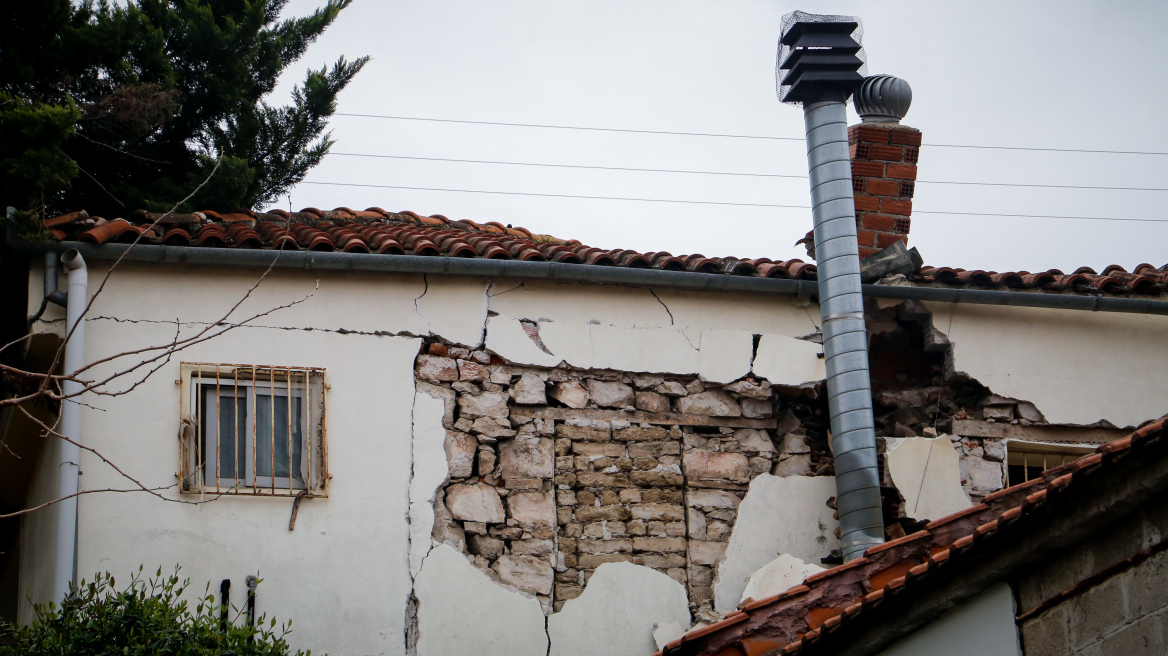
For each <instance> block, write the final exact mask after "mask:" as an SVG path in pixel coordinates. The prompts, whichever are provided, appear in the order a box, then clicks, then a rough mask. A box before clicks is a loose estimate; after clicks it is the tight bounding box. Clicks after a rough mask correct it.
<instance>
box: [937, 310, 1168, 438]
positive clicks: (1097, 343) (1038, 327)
mask: <svg viewBox="0 0 1168 656" xmlns="http://www.w3.org/2000/svg"><path fill="white" fill-rule="evenodd" d="M928 306H929V309H930V310H932V312H933V325H934V326H935V327H936V328H937V329H938V330H940V331H942V332H945V331H946V330H948V332H949V339H950V341H951V342H952V343H953V345H954V357H955V361H956V369H957V370H958V371H963V372H965V373H967V374H969V375H970V376H973V377H974V378H976V379H977V380H978V381H980V382H981V383H982V384H983V385H985V386H987V387H989V388H990V389H991V390H993V392H994V393H996V394H1000V395H1002V396H1008V397H1012V398H1016V399H1021V400H1025V401H1030V402H1031V403H1033V404H1034V405H1035V406H1037V407H1038V409H1039V410H1040V411H1042V413H1043V415H1045V416H1046V419H1047V421H1050V422H1053V423H1068V424H1092V423H1095V422H1097V421H1099V420H1101V419H1106V420H1108V421H1110V422H1111V423H1113V424H1115V425H1117V426H1135V425H1137V424H1139V423H1140V422H1142V421H1145V420H1147V419H1154V418H1156V417H1159V416H1161V415H1163V414H1164V413H1165V412H1168V398H1166V397H1165V395H1164V391H1163V385H1162V384H1161V383H1160V382H1159V381H1160V379H1161V378H1162V372H1163V371H1164V370H1165V369H1166V368H1168V317H1164V316H1151V315H1137V314H1122V313H1118V312H1078V311H1068V310H1046V309H1036V308H1013V307H1010V308H1006V307H991V306H976V305H945V304H937V303H930V304H928ZM950 316H952V328H951V329H950V328H949V322H950Z"/></svg>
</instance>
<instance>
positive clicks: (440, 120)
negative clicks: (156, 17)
mask: <svg viewBox="0 0 1168 656" xmlns="http://www.w3.org/2000/svg"><path fill="white" fill-rule="evenodd" d="M334 116H350V117H354V118H383V119H392V120H395V121H427V122H431V123H462V124H466V125H496V126H503V127H512V128H542V129H548V130H586V131H591V132H625V133H633V134H665V135H673V136H683V137H719V138H723V139H765V140H770V141H803V137H777V136H771V135H760V134H722V133H716V132H674V131H668V130H632V129H627V128H598V127H587V126H580V125H549V124H543V123H504V122H501V121H465V120H458V119H452V118H425V117H421V116H390V115H386V114H352V113H345V112H336V113H335V114H334ZM923 145H925V146H932V147H935V148H976V149H982V150H1029V151H1037V152H1050V153H1095V154H1108V155H1168V152H1162V151H1149V150H1095V149H1090V148H1035V147H1027V146H983V145H974V144H945V143H925V144H923Z"/></svg>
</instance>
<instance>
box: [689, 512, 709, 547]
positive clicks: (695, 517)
mask: <svg viewBox="0 0 1168 656" xmlns="http://www.w3.org/2000/svg"><path fill="white" fill-rule="evenodd" d="M686 514H687V515H689V537H691V538H695V539H698V540H705V539H706V514H705V513H704V512H702V511H700V510H697V509H695V508H687V509H686Z"/></svg>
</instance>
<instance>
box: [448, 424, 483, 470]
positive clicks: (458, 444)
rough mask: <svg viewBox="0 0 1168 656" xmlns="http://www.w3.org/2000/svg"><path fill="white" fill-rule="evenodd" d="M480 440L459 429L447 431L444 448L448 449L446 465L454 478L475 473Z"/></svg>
mask: <svg viewBox="0 0 1168 656" xmlns="http://www.w3.org/2000/svg"><path fill="white" fill-rule="evenodd" d="M478 447H479V443H478V440H476V439H475V438H473V437H471V436H470V435H467V434H466V433H461V432H459V431H452V430H448V431H446V441H445V443H444V444H443V448H444V449H445V451H446V465H447V467H449V469H450V475H451V476H453V477H454V478H466V477H467V476H470V475H471V474H473V473H474V459H475V453H476V452H477V451H478Z"/></svg>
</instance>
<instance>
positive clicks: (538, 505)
mask: <svg viewBox="0 0 1168 656" xmlns="http://www.w3.org/2000/svg"><path fill="white" fill-rule="evenodd" d="M507 509H508V510H509V511H511V518H512V519H514V520H515V521H517V522H519V525H520V526H522V527H524V528H529V527H545V528H548V527H552V526H555V525H556V503H555V500H554V499H553V498H552V493H551V492H512V493H511V494H509V495H507Z"/></svg>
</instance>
